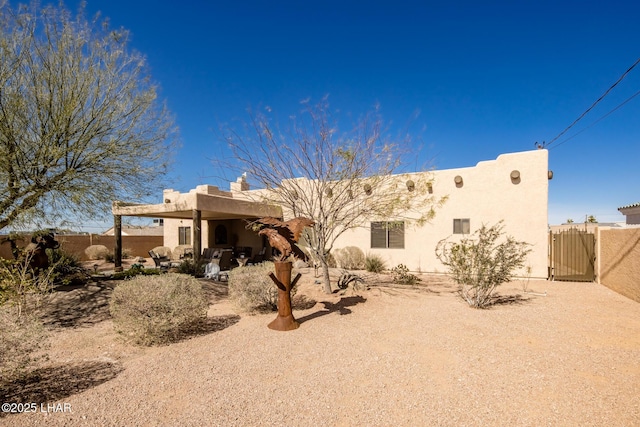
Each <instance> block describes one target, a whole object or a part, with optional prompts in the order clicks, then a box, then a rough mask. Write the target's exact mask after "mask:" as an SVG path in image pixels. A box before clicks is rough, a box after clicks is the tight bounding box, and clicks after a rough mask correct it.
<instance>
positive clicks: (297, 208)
mask: <svg viewBox="0 0 640 427" xmlns="http://www.w3.org/2000/svg"><path fill="white" fill-rule="evenodd" d="M305 105H306V107H305V109H304V110H303V112H302V114H301V116H300V117H292V118H291V119H290V128H289V129H288V130H286V131H283V132H281V131H280V129H279V128H278V127H277V126H276V125H274V124H273V123H271V121H270V120H269V118H268V117H267V116H265V115H254V116H252V119H251V121H250V123H248V124H247V129H245V130H246V131H245V132H244V133H243V134H241V133H240V132H238V131H229V134H227V136H226V137H227V141H228V143H229V145H230V147H231V150H232V152H233V154H234V158H235V160H236V161H237V164H236V167H237V168H239V169H241V170H243V171H246V172H247V173H248V175H249V177H251V178H252V179H255V180H257V184H258V186H260V187H262V188H264V191H262V192H257V193H254V196H253V197H256V196H255V194H259V196H258V197H260V198H261V199H262V200H263V201H264V202H266V203H277V204H280V205H281V206H283V208H284V209H285V211H287V214H289V215H291V216H294V217H297V216H302V217H307V218H311V219H313V220H314V221H315V225H314V226H313V227H310V228H307V229H305V230H306V231H305V234H306V235H305V240H306V243H307V244H308V247H309V251H310V255H311V257H312V258H313V259H314V260H315V261H316V262H318V263H319V264H320V266H321V267H322V270H323V277H324V290H325V292H327V293H329V292H331V284H330V280H329V254H330V253H331V250H332V248H333V245H334V243H335V241H336V239H337V238H338V237H340V236H341V235H342V234H343V233H345V232H346V231H347V230H351V229H354V228H356V227H363V226H369V221H372V220H380V219H382V220H386V219H389V218H394V219H399V218H406V219H411V221H413V222H415V223H417V224H419V225H422V224H424V223H425V222H426V221H428V220H429V219H430V218H431V217H432V216H433V215H434V213H435V208H436V207H437V205H438V204H439V203H441V202H443V200H435V199H434V198H433V197H432V196H431V195H430V194H429V193H430V191H429V189H430V185H431V178H430V176H429V174H394V173H395V172H396V171H397V170H398V169H399V168H400V167H401V160H402V158H403V157H402V150H401V147H400V145H398V144H394V143H392V142H390V141H388V140H387V138H385V137H384V136H383V129H382V123H381V120H380V118H379V117H378V116H377V115H376V114H369V115H367V116H365V117H363V118H362V119H360V120H359V121H358V122H357V124H356V125H355V126H354V128H353V129H351V130H350V131H348V132H346V133H340V132H339V131H338V130H337V128H336V123H335V122H334V119H333V117H332V114H331V112H330V111H329V107H328V103H327V100H326V98H325V99H324V100H323V101H322V102H320V103H319V104H317V105H310V104H305ZM402 142H403V143H406V141H402Z"/></svg>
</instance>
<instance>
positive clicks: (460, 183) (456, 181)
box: [453, 175, 463, 188]
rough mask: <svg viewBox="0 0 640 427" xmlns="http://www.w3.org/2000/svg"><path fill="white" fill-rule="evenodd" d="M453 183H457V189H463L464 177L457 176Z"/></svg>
mask: <svg viewBox="0 0 640 427" xmlns="http://www.w3.org/2000/svg"><path fill="white" fill-rule="evenodd" d="M453 182H455V183H456V187H458V188H460V187H462V184H463V181H462V177H461V176H460V175H456V177H455V178H453Z"/></svg>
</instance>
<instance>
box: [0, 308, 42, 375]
mask: <svg viewBox="0 0 640 427" xmlns="http://www.w3.org/2000/svg"><path fill="white" fill-rule="evenodd" d="M47 344H48V341H47V333H46V330H45V329H44V327H43V326H42V323H41V322H40V320H39V319H38V318H37V317H36V316H35V315H33V314H22V315H20V314H19V312H18V309H17V307H15V306H10V305H9V304H7V305H4V306H0V383H2V382H7V381H10V380H13V379H16V378H18V377H20V376H21V375H22V374H24V373H25V372H26V371H27V370H28V369H29V368H30V367H32V366H33V365H34V364H35V363H36V362H37V361H39V360H41V359H46V357H47V356H46V353H44V352H43V351H42V350H44V349H46V347H47Z"/></svg>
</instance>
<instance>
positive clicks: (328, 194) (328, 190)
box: [324, 188, 333, 197]
mask: <svg viewBox="0 0 640 427" xmlns="http://www.w3.org/2000/svg"><path fill="white" fill-rule="evenodd" d="M324 192H325V194H326V195H327V197H331V196H333V190H332V189H330V188H327V189H326V190H324Z"/></svg>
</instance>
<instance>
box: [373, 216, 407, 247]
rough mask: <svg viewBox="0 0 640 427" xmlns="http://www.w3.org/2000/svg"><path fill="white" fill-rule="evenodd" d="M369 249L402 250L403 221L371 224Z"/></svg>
mask: <svg viewBox="0 0 640 427" xmlns="http://www.w3.org/2000/svg"><path fill="white" fill-rule="evenodd" d="M371 247H372V248H382V249H404V221H377V222H372V223H371Z"/></svg>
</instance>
